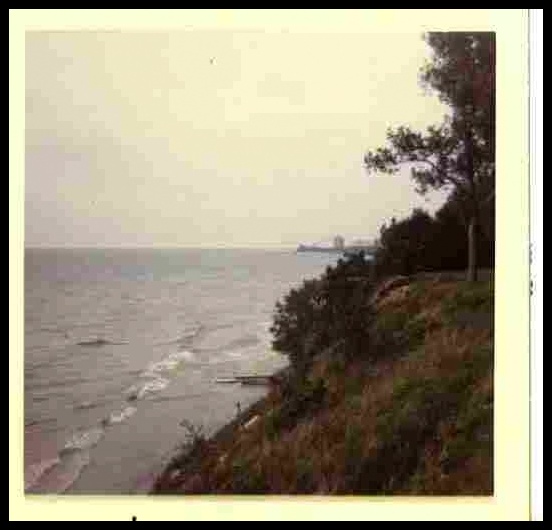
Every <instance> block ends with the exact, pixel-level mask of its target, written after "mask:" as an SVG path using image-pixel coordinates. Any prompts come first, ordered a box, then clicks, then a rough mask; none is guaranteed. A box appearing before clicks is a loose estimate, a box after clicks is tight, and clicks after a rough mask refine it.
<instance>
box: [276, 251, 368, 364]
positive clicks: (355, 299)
mask: <svg viewBox="0 0 552 530" xmlns="http://www.w3.org/2000/svg"><path fill="white" fill-rule="evenodd" d="M371 289H372V283H371V280H370V265H369V264H368V263H366V262H365V261H364V258H363V257H361V256H358V255H351V256H349V257H348V258H347V259H345V260H339V262H338V264H337V265H336V266H335V267H328V268H327V269H326V272H325V273H324V274H323V275H322V276H321V277H320V278H318V279H314V280H307V281H304V282H303V284H302V286H301V287H299V288H297V289H292V290H291V291H290V292H289V293H288V294H287V295H286V296H285V297H284V299H283V301H281V302H280V301H279V302H278V303H277V304H276V308H275V313H274V320H273V325H272V326H271V332H272V334H273V337H274V338H273V342H272V345H273V348H274V349H275V350H276V351H280V352H282V353H283V354H285V355H287V356H288V358H289V360H290V364H291V365H292V366H293V367H294V368H295V369H296V370H297V371H298V372H300V373H305V372H306V370H307V369H308V367H309V366H310V364H311V362H312V360H313V358H314V357H316V356H317V355H319V354H320V353H322V352H324V351H327V350H328V349H329V348H331V347H332V346H334V345H336V344H338V343H339V346H340V347H339V355H344V356H346V357H348V358H352V357H356V356H359V355H362V354H368V338H369V334H368V329H369V325H370V311H369V304H368V300H369V293H370V292H371ZM336 353H337V352H336Z"/></svg>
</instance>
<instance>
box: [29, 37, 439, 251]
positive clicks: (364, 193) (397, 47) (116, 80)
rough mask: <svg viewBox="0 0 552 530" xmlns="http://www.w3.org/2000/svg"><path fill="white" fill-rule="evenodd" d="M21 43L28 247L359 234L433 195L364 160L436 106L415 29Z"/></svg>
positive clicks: (278, 241) (242, 242)
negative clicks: (421, 78) (393, 130)
mask: <svg viewBox="0 0 552 530" xmlns="http://www.w3.org/2000/svg"><path fill="white" fill-rule="evenodd" d="M25 57H26V64H25V105H26V124H25V129H26V135H25V244H26V246H97V247H102V246H110V247H111V246H115V247H117V246H125V247H133V246H139V247H142V246H144V247H155V246H160V247H173V246H183V247H219V246H224V247H288V246H295V245H297V244H298V243H300V242H307V243H313V242H319V241H329V240H331V239H332V238H333V236H334V235H336V234H341V235H342V236H344V237H345V239H346V241H351V239H354V238H364V239H373V238H374V237H376V236H377V235H378V233H379V228H380V227H381V225H382V224H383V223H384V222H386V221H388V220H389V219H390V218H391V217H392V216H395V217H397V218H400V217H403V216H406V215H408V214H409V213H410V212H411V210H412V209H413V208H414V207H423V208H425V209H426V210H428V211H429V212H433V211H435V209H437V208H438V207H439V206H440V205H441V204H442V203H443V200H444V197H445V194H444V193H443V192H434V193H430V194H428V195H427V196H425V197H422V196H419V195H417V194H416V193H415V191H414V183H413V182H412V181H411V179H410V177H409V173H408V170H407V169H405V170H404V171H401V173H400V174H399V175H395V176H390V175H381V176H380V175H377V176H368V175H367V173H366V171H365V170H364V169H363V166H362V160H363V155H364V153H365V152H366V151H367V150H369V149H374V148H377V147H379V146H382V145H383V144H384V143H385V134H386V130H387V128H388V127H390V126H398V125H410V126H412V127H414V128H417V129H421V128H425V127H426V126H428V125H430V124H435V123H439V122H441V121H442V118H443V116H444V114H445V112H446V108H445V107H443V106H442V105H441V103H440V102H439V101H438V99H437V97H436V95H429V94H426V93H424V90H423V89H422V87H421V86H420V85H419V82H418V74H419V69H420V67H421V66H422V65H423V64H424V61H426V60H427V59H429V57H430V50H429V48H428V46H427V45H426V44H425V43H424V41H423V39H422V35H421V34H420V33H411V34H391V33H376V34H370V33H366V34H356V33H352V34H346V33H335V32H333V33H328V34H324V33H323V32H317V33H302V32H282V31H270V32H263V31H231V30H228V29H226V30H224V29H220V30H216V29H215V30H205V29H201V30H199V29H196V30H193V29H188V30H185V31H165V32H160V31H148V32H120V31H113V32H92V31H64V32H28V33H27V35H26V53H25Z"/></svg>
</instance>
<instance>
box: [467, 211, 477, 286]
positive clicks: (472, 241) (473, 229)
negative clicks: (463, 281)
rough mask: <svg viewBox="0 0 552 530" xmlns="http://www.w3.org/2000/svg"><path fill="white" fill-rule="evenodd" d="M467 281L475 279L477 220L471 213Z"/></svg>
mask: <svg viewBox="0 0 552 530" xmlns="http://www.w3.org/2000/svg"><path fill="white" fill-rule="evenodd" d="M467 280H468V281H469V282H475V281H477V222H476V217H475V215H473V216H472V217H471V218H470V223H469V225H468V273H467Z"/></svg>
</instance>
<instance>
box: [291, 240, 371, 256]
mask: <svg viewBox="0 0 552 530" xmlns="http://www.w3.org/2000/svg"><path fill="white" fill-rule="evenodd" d="M375 249H376V247H375V245H374V244H373V243H370V242H368V241H362V240H354V241H353V242H352V244H350V245H346V244H345V238H343V237H342V236H339V235H337V236H335V237H334V238H333V244H332V245H330V244H327V243H326V244H324V243H315V244H313V245H305V244H300V245H299V246H298V247H297V252H331V253H351V252H364V253H365V254H367V255H372V254H373V253H374V251H375Z"/></svg>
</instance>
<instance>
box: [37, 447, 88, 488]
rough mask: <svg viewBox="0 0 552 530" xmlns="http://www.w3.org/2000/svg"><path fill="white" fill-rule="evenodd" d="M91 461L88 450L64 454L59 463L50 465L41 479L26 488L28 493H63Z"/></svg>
mask: <svg viewBox="0 0 552 530" xmlns="http://www.w3.org/2000/svg"><path fill="white" fill-rule="evenodd" d="M89 463H90V454H89V453H88V451H84V452H83V451H74V452H70V453H66V454H64V455H62V457H61V460H60V461H59V462H58V463H57V465H55V466H52V467H50V468H49V469H48V470H46V471H45V472H44V473H43V474H42V475H41V476H40V480H38V481H37V482H35V484H33V485H32V486H30V487H29V488H27V489H26V491H27V492H28V493H63V492H64V491H66V490H67V489H69V487H70V486H71V485H72V484H73V483H74V482H75V481H76V480H77V478H79V476H80V474H81V472H82V470H83V469H84V468H85V467H86V466H87V465H88V464H89Z"/></svg>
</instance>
